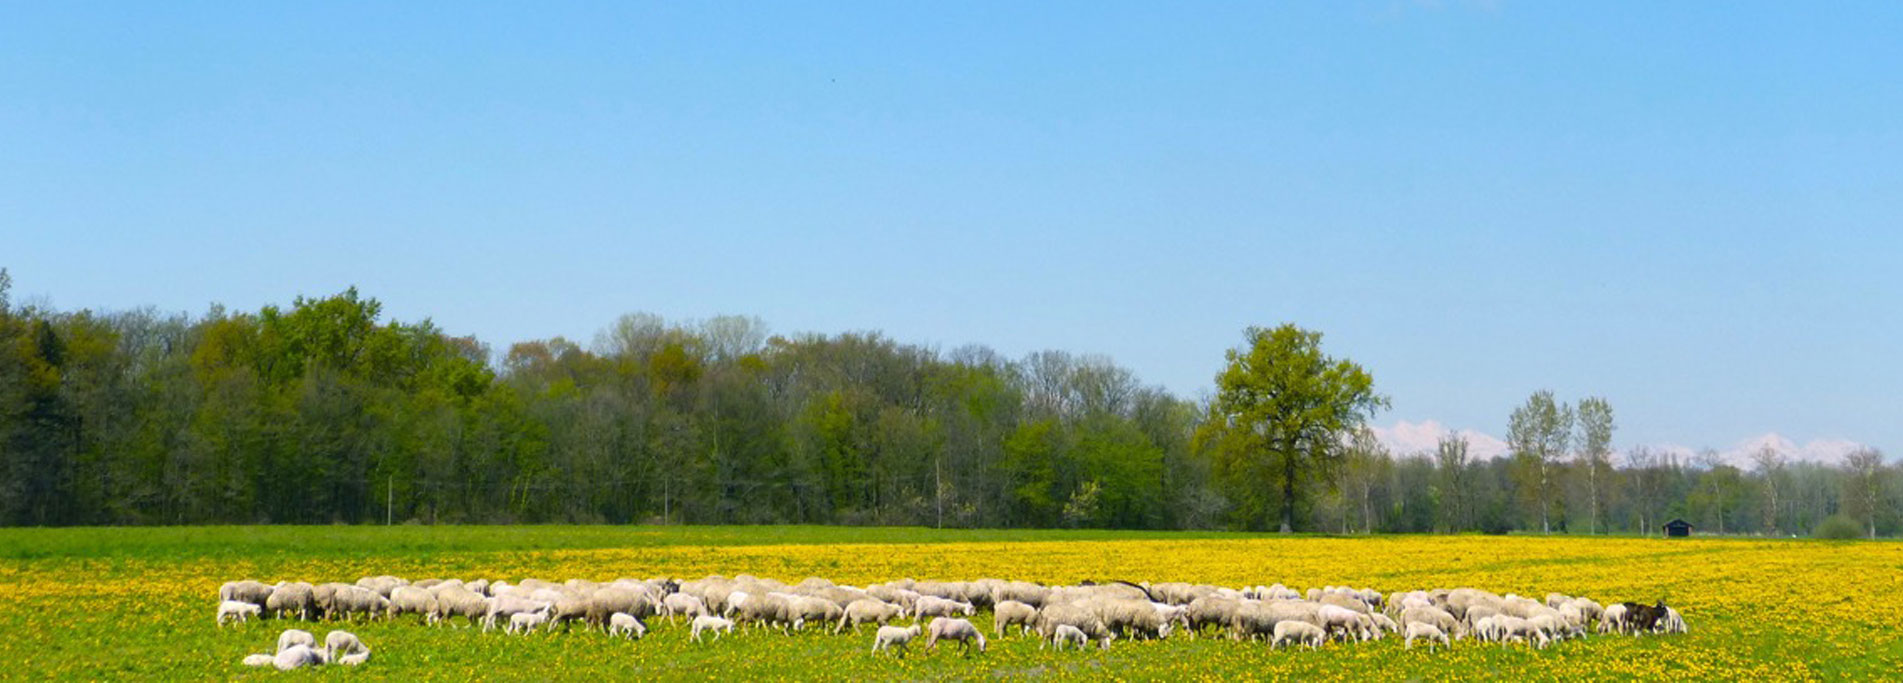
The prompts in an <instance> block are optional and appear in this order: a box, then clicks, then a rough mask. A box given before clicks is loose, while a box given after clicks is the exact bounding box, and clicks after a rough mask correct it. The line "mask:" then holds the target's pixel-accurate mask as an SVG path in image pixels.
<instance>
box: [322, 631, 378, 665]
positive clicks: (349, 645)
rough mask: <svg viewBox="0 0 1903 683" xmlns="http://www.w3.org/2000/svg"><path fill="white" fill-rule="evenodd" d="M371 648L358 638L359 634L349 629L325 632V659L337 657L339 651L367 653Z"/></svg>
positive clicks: (349, 653) (344, 652)
mask: <svg viewBox="0 0 1903 683" xmlns="http://www.w3.org/2000/svg"><path fill="white" fill-rule="evenodd" d="M369 651H370V648H369V647H367V646H365V645H364V644H363V641H362V640H359V639H357V634H355V633H351V632H349V631H331V632H330V633H326V634H324V659H325V660H326V661H328V660H332V659H336V658H337V656H338V653H339V652H342V653H343V654H346V655H354V654H357V653H360V652H362V653H367V652H369Z"/></svg>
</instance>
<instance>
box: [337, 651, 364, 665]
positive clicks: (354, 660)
mask: <svg viewBox="0 0 1903 683" xmlns="http://www.w3.org/2000/svg"><path fill="white" fill-rule="evenodd" d="M367 661H370V651H369V650H364V651H362V652H353V653H350V654H347V655H344V656H342V657H338V658H337V663H338V664H342V665H344V666H356V665H358V664H362V663H364V662H367Z"/></svg>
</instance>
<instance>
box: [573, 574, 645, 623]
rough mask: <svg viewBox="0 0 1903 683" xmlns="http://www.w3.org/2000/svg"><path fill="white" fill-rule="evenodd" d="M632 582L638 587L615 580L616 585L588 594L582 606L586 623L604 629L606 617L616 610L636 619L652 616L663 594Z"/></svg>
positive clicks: (606, 621)
mask: <svg viewBox="0 0 1903 683" xmlns="http://www.w3.org/2000/svg"><path fill="white" fill-rule="evenodd" d="M633 583H634V585H635V586H639V587H638V588H636V587H633V586H628V585H627V584H624V583H623V582H621V581H616V582H615V584H616V585H613V586H609V587H607V588H602V589H600V590H597V591H595V593H594V594H593V595H591V596H588V599H587V600H585V601H584V604H585V607H584V608H583V609H584V611H585V612H586V619H587V621H588V623H589V624H591V625H594V626H598V627H600V628H602V629H604V630H605V629H607V628H608V617H610V616H613V615H614V613H616V612H622V613H625V614H631V615H633V616H634V617H635V618H637V619H646V618H648V617H651V616H654V613H655V611H656V609H655V608H656V606H658V605H659V604H660V603H661V600H662V598H663V597H665V596H663V595H661V593H660V591H659V590H658V589H655V588H653V587H651V586H647V585H646V584H642V583H639V582H633Z"/></svg>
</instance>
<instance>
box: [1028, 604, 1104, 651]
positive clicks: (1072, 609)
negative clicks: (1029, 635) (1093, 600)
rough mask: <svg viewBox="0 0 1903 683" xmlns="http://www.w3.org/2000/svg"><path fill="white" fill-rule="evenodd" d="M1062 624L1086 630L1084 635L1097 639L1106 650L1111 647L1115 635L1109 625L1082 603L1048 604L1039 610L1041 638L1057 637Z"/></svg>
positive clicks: (1041, 646)
mask: <svg viewBox="0 0 1903 683" xmlns="http://www.w3.org/2000/svg"><path fill="white" fill-rule="evenodd" d="M1060 626H1070V627H1071V628H1075V629H1077V630H1079V631H1082V632H1084V635H1086V636H1088V637H1090V638H1091V639H1094V640H1097V641H1098V642H1099V647H1101V648H1103V649H1106V650H1108V649H1110V641H1111V640H1112V639H1113V638H1114V637H1115V634H1112V633H1111V632H1110V629H1109V627H1107V626H1105V625H1104V622H1103V619H1101V618H1098V616H1097V614H1096V613H1095V612H1092V611H1090V610H1089V609H1085V608H1084V607H1083V606H1081V605H1070V604H1057V605H1046V606H1045V607H1044V608H1043V609H1041V610H1038V613H1037V620H1036V630H1037V634H1038V636H1039V637H1040V638H1041V639H1043V640H1046V641H1048V640H1049V639H1051V638H1053V637H1055V636H1056V631H1057V628H1058V627H1060ZM1043 647H1044V646H1043V645H1039V646H1038V648H1039V649H1043Z"/></svg>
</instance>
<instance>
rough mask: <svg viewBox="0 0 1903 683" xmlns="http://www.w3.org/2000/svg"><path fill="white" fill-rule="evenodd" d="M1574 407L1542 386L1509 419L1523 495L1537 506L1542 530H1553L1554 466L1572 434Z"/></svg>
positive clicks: (1511, 444) (1508, 431)
mask: <svg viewBox="0 0 1903 683" xmlns="http://www.w3.org/2000/svg"><path fill="white" fill-rule="evenodd" d="M1572 430H1573V411H1572V409H1571V408H1570V407H1568V406H1567V405H1566V404H1564V403H1560V402H1557V401H1554V400H1553V392H1551V391H1546V390H1540V391H1536V392H1533V395H1532V396H1529V397H1527V399H1526V404H1525V405H1522V406H1520V407H1519V408H1515V409H1514V410H1513V416H1512V417H1511V418H1509V419H1508V420H1507V443H1508V444H1509V445H1510V446H1512V448H1513V459H1514V463H1515V465H1516V466H1517V469H1518V470H1519V472H1520V480H1521V487H1520V490H1521V492H1522V497H1523V498H1524V499H1525V500H1526V502H1528V503H1530V504H1532V505H1534V506H1536V507H1537V508H1538V510H1537V513H1538V516H1539V518H1540V532H1541V533H1549V534H1550V533H1552V532H1553V523H1552V509H1553V484H1554V469H1555V468H1556V464H1557V463H1558V461H1559V459H1560V458H1561V457H1564V456H1565V454H1566V445H1567V443H1568V441H1569V440H1570V439H1571V438H1572Z"/></svg>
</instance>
